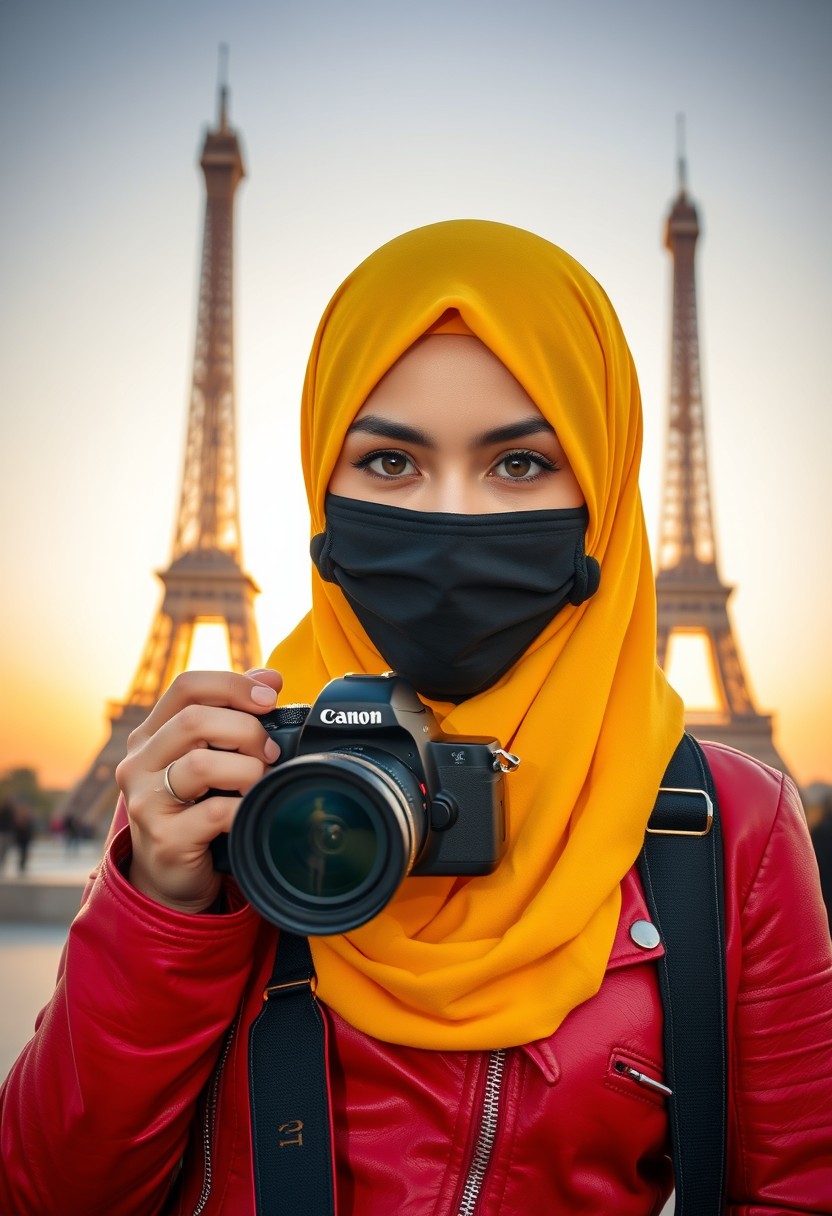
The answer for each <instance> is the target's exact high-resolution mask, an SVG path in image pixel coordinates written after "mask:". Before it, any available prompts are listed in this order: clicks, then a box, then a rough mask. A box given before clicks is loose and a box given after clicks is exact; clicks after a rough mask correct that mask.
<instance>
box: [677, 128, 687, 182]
mask: <svg viewBox="0 0 832 1216" xmlns="http://www.w3.org/2000/svg"><path fill="white" fill-rule="evenodd" d="M676 167H677V170H678V173H679V193H680V194H684V193H685V191H686V190H687V185H688V181H687V178H688V166H687V161H686V159H685V116H684V114H677V115H676Z"/></svg>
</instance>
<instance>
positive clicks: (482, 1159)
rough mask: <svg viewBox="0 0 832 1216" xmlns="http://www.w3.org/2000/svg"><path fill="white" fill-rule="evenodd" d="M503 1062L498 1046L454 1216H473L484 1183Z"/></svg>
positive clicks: (490, 1064) (503, 1053)
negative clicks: (475, 1140) (474, 1143)
mask: <svg viewBox="0 0 832 1216" xmlns="http://www.w3.org/2000/svg"><path fill="white" fill-rule="evenodd" d="M505 1062H506V1048H505V1047H500V1048H498V1050H497V1051H492V1052H491V1054H490V1055H489V1057H488V1070H487V1072H486V1074H485V1093H484V1095H483V1103H482V1114H481V1116H480V1130H479V1135H478V1136H477V1144H476V1147H475V1149H474V1155H473V1157H472V1158H471V1165H470V1167H469V1169H468V1176H467V1177H466V1179H465V1186H464V1187H463V1189H462V1199H461V1200H460V1203H459V1208H458V1209H457V1216H473V1213H474V1212H475V1211H476V1207H477V1202H478V1200H479V1197H480V1193H481V1191H482V1184H483V1182H484V1181H485V1173H486V1170H487V1169H488V1163H489V1161H490V1160H491V1153H492V1151H493V1149H494V1140H495V1138H496V1135H497V1120H498V1117H499V1114H500V1090H501V1088H502V1084H503V1073H504V1070H505Z"/></svg>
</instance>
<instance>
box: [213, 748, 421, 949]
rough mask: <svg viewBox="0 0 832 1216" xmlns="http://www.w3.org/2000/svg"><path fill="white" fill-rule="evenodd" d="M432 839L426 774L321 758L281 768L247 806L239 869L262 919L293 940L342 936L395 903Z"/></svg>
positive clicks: (343, 754)
mask: <svg viewBox="0 0 832 1216" xmlns="http://www.w3.org/2000/svg"><path fill="white" fill-rule="evenodd" d="M426 832H427V810H426V807H425V802H424V793H423V791H422V788H421V785H420V783H419V781H418V780H417V778H416V776H415V775H414V774H413V773H412V772H411V771H410V769H409V768H407V766H406V765H404V764H402V763H400V762H399V761H398V760H396V759H395V758H394V757H393V756H391V755H390V754H389V753H386V752H383V753H379V752H374V751H371V750H370V749H364V748H362V749H361V750H360V752H359V751H358V750H356V751H355V752H352V751H350V750H348V749H344V750H343V751H332V752H319V753H316V754H314V755H309V756H300V757H297V758H295V759H294V760H289V761H287V762H286V763H285V764H282V765H280V766H278V767H277V768H276V769H274V770H273V771H272V772H271V773H269V774H267V775H266V776H265V777H264V778H263V779H262V780H261V781H260V782H258V784H257V785H255V786H254V787H253V788H252V789H251V790H250V791H249V793H248V794H247V795H246V796H245V798H244V799H243V802H242V803H241V805H240V809H239V811H238V813H237V816H236V819H235V821H234V826H233V827H232V830H231V835H230V838H229V857H230V861H231V868H232V870H233V872H234V875H235V877H236V879H237V882H238V884H239V886H240V888H241V890H242V891H243V893H244V894H245V896H246V897H247V898H248V900H249V902H250V903H251V904H252V905H253V907H255V908H256V909H257V910H258V912H260V913H261V915H263V916H265V917H266V918H267V919H268V920H271V921H273V922H274V923H275V924H277V925H280V926H281V927H282V928H284V929H288V930H289V931H290V932H292V933H300V934H318V935H321V934H328V933H342V932H344V931H345V930H347V929H353V928H355V927H356V926H357V925H361V924H364V922H365V921H367V920H370V918H371V917H373V916H375V915H376V913H377V912H379V911H380V910H381V909H382V908H383V907H384V905H385V904H386V903H387V902H388V901H389V899H390V898H391V897H392V895H393V894H394V892H395V891H396V889H397V887H398V886H399V884H400V883H401V881H402V879H403V878H404V877H405V875H406V874H407V873H408V871H409V870H410V867H411V866H412V864H413V862H414V860H415V858H416V856H417V855H418V853H419V850H420V849H421V846H422V843H423V841H424V838H425V834H426Z"/></svg>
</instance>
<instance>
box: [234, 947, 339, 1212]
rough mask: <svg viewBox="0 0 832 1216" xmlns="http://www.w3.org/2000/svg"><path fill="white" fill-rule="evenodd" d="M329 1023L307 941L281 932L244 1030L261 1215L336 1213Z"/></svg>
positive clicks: (258, 1205) (257, 1191)
mask: <svg viewBox="0 0 832 1216" xmlns="http://www.w3.org/2000/svg"><path fill="white" fill-rule="evenodd" d="M327 1039H328V1033H327V1022H326V1017H325V1015H324V1012H323V1010H322V1009H321V1007H320V1005H319V1004H318V1001H317V999H316V997H315V967H314V964H313V962H312V952H311V951H310V949H309V942H308V941H307V939H306V938H305V937H295V936H294V934H291V933H285V932H282V931H281V933H280V937H279V940H278V944H277V952H276V954H275V960H274V967H273V969H272V977H271V979H270V980H269V982H268V984H267V985H266V988H265V990H264V992H263V1008H262V1010H261V1012H260V1013H259V1014H258V1016H257V1018H256V1019H255V1020H254V1022H253V1023H252V1027H251V1031H250V1032H249V1052H248V1061H249V1063H248V1067H249V1094H250V1102H251V1136H252V1143H253V1147H254V1184H255V1194H256V1200H257V1212H258V1213H259V1214H260V1216H278V1214H280V1213H284V1212H285V1213H287V1216H288V1214H289V1213H295V1212H303V1213H304V1216H335V1166H334V1161H333V1147H332V1145H333V1137H332V1116H331V1103H330V1098H329V1070H328V1068H327Z"/></svg>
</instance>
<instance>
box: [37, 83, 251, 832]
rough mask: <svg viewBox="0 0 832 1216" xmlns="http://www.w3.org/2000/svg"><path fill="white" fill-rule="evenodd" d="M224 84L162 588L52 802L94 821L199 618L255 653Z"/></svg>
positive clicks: (234, 182) (109, 800)
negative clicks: (81, 772)
mask: <svg viewBox="0 0 832 1216" xmlns="http://www.w3.org/2000/svg"><path fill="white" fill-rule="evenodd" d="M227 103H228V90H227V87H226V85H225V84H224V83H223V84H221V85H220V90H219V114H218V119H217V125H216V127H215V129H213V130H208V131H207V133H206V136H205V142H204V144H203V148H202V155H201V157H200V162H199V164H200V168H201V169H202V172H203V174H204V176H205V187H206V205H205V226H204V235H203V245H202V265H201V270H200V284H199V310H198V316H197V329H196V348H195V353H194V368H193V382H192V388H191V398H190V409H189V413H188V430H187V440H186V445H185V462H184V471H183V476H182V488H181V493H180V498H179V511H178V514H177V518H176V528H175V534H174V541H173V552H172V555H171V561H170V565H169V566H168V568H167V569H166V570H164V571H162V572H160V573H158V577H159V579H160V580H161V582H162V585H163V587H164V594H163V596H162V602H161V605H160V607H159V609H158V611H157V612H156V616H155V619H154V621H153V624H152V626H151V629H150V635H149V637H148V639H147V643H146V645H145V648H144V653H143V654H142V657H141V660H140V662H139V666H138V669H137V671H136V675H135V677H134V679H133V683H132V685H131V688H130V692H129V694H128V696H127V698H126V700H125V701H124V702H123V703H115V702H114V703H111V704H110V706H109V720H110V737H109V739H108V740H107V742H106V743H105V744H104V747H103V748H102V749H101V751H100V752H99V754H98V756H97V758H96V759H95V760H94V761H93V763H92V765H91V766H90V768H89V770H88V772H87V773H86V775H85V776H84V777H83V778H82V779H81V780H80V781H79V783H78V784H77V785H76V786H75V787H74V788H73V789H72V790H71V791H70V793H69V795H68V797H67V799H66V800H65V802H64V803H63V805H62V806H61V807H59V808H58V815H59V816H63V817H66V815H68V814H72V815H73V816H74V817H76V818H77V819H80V820H83V821H84V822H87V823H90V824H94V823H97V822H99V821H101V820H102V819H103V817H104V816H107V817H109V815H110V814H111V813H112V809H113V806H114V804H115V798H116V795H117V788H116V783H115V768H116V765H117V764H118V763H119V761H120V760H121V759H122V757H123V756H124V754H125V752H126V750H127V737H128V735H129V734H130V732H131V731H132V730H133V729H134V728H135V727H136V726H138V725H140V723H141V722H142V721H143V720H144V719H145V718H146V717H147V714H148V713H149V711H150V709H151V708H152V706H153V705H154V704H155V702H156V701H157V700H158V698H159V696H160V695H161V693H162V692H164V690H165V689H166V688H167V686H168V685H169V684H170V682H171V681H172V680H173V679H174V678H175V677H176V676H177V675H178V674H179V673H180V672H181V671H184V670H185V667H186V665H187V662H188V656H189V652H190V649H191V643H192V640H193V636H194V630H195V628H196V626H197V625H198V624H200V623H202V622H212V623H217V622H219V623H222V624H224V626H225V629H226V635H227V638H228V649H229V654H230V657H231V666H232V668H233V669H234V670H235V671H245V670H246V669H247V668H250V667H254V666H256V665H257V664H258V663H259V662H260V647H259V642H258V638H257V626H256V623H255V619H254V597H255V596H256V595H257V593H258V591H259V588H258V587H257V585H256V583H255V582H254V581H253V579H252V578H251V577H250V575H248V574H246V573H244V571H243V567H242V551H241V543H240V521H239V509H238V502H237V455H236V440H235V425H234V418H235V403H234V334H233V290H232V288H233V284H232V270H233V211H234V195H235V192H236V189H237V186H238V185H239V184H240V181H241V180H242V178H243V176H244V168H243V158H242V154H241V151H240V145H239V142H238V139H237V135H236V134H235V132H234V131H233V130H232V128H231V127H230V126H229V125H228V114H227V108H228V105H227Z"/></svg>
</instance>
